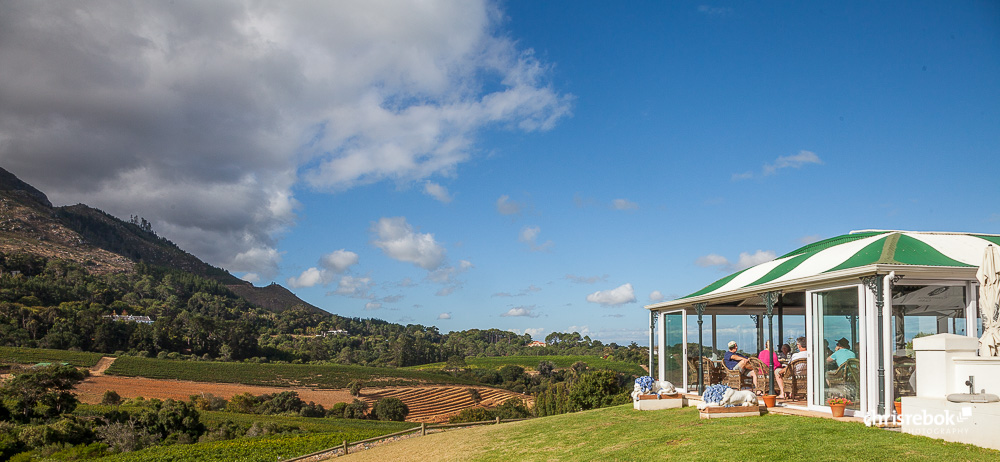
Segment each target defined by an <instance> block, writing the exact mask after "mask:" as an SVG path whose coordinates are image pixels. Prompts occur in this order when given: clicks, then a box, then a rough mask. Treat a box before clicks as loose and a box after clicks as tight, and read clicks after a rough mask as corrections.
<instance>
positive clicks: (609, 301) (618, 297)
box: [587, 283, 635, 306]
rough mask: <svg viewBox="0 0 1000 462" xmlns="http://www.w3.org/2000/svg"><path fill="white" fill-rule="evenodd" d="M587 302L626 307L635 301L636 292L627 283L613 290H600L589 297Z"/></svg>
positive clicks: (630, 284)
mask: <svg viewBox="0 0 1000 462" xmlns="http://www.w3.org/2000/svg"><path fill="white" fill-rule="evenodd" d="M587 301H588V302H590V303H599V304H601V305H604V306H617V305H624V304H626V303H632V302H634V301H635V290H634V289H632V283H625V284H622V285H620V286H618V287H616V288H614V289H611V290H599V291H597V292H594V293H592V294H590V295H587Z"/></svg>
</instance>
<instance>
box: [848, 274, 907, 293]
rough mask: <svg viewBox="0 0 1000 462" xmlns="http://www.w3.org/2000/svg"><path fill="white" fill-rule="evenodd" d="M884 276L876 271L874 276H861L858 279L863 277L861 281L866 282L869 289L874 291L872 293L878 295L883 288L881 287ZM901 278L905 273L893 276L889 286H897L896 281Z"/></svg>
mask: <svg viewBox="0 0 1000 462" xmlns="http://www.w3.org/2000/svg"><path fill="white" fill-rule="evenodd" d="M884 277H885V276H882V275H879V274H878V273H875V274H874V275H872V276H861V277H860V278H858V279H861V283H862V284H864V285H865V287H867V288H868V290H870V291H871V292H872V295H875V296H876V297H878V292H879V289H881V288H882V287H881V286H882V278H884ZM900 279H903V275H901V274H897V275H896V276H894V277H893V278H892V280H891V281H889V288H890V289H891V288H892V287H893V286H895V285H896V283H897V282H899V280H900Z"/></svg>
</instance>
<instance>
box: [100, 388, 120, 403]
mask: <svg viewBox="0 0 1000 462" xmlns="http://www.w3.org/2000/svg"><path fill="white" fill-rule="evenodd" d="M121 403H122V397H121V396H120V395H119V394H118V392H116V391H114V390H104V395H102V396H101V404H103V405H105V406H117V405H119V404H121Z"/></svg>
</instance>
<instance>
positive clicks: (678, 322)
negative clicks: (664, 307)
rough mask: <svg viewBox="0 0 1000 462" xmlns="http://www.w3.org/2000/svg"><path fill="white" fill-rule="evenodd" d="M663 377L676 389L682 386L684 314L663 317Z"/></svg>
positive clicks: (669, 314)
mask: <svg viewBox="0 0 1000 462" xmlns="http://www.w3.org/2000/svg"><path fill="white" fill-rule="evenodd" d="M663 330H664V338H665V339H666V341H665V342H664V343H663V344H664V346H665V348H664V358H663V360H664V362H663V367H664V369H663V377H662V378H661V380H666V381H668V382H670V383H672V384H673V385H674V386H675V387H677V388H683V386H684V362H685V358H684V313H683V312H681V311H676V312H673V313H667V314H666V315H664V316H663Z"/></svg>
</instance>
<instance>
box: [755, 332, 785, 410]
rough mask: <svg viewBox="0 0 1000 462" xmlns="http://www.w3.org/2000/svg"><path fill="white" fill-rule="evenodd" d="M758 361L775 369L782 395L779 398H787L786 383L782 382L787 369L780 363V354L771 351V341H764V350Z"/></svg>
mask: <svg viewBox="0 0 1000 462" xmlns="http://www.w3.org/2000/svg"><path fill="white" fill-rule="evenodd" d="M757 359H759V360H760V362H762V363H764V365H765V366H768V367H773V368H774V381H775V382H776V383H777V384H778V390H779V393H780V394H779V395H778V396H782V397H785V398H787V396H786V395H785V381H784V380H781V376H782V375H784V373H785V367H784V366H782V365H781V363H780V362H779V361H778V354H777V353H774V352H772V351H771V342H770V341H764V349H763V350H760V353H759V354H758V355H757Z"/></svg>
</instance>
